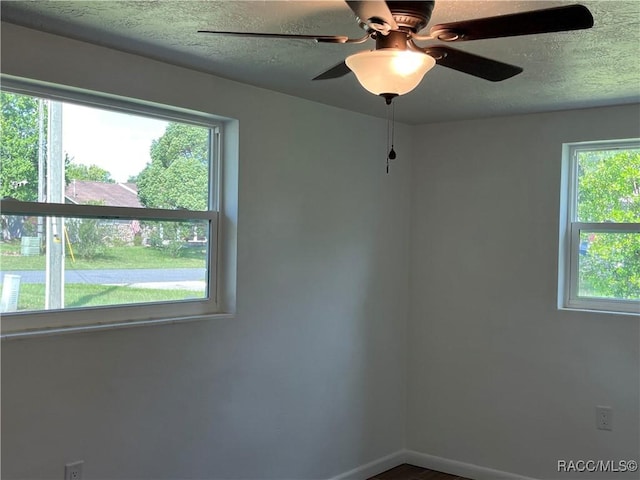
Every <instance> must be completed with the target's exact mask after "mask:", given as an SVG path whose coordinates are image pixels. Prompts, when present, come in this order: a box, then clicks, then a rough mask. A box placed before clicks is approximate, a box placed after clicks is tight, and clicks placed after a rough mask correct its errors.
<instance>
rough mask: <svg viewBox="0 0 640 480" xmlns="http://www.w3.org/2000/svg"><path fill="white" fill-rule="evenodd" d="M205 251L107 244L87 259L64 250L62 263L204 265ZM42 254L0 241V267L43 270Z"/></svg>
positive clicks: (93, 266) (72, 266) (78, 266)
mask: <svg viewBox="0 0 640 480" xmlns="http://www.w3.org/2000/svg"><path fill="white" fill-rule="evenodd" d="M205 266H206V251H204V249H200V248H193V249H185V250H184V251H183V254H182V256H180V257H177V258H173V257H171V256H170V255H168V254H167V253H166V252H163V251H162V250H159V249H155V248H151V247H142V246H130V247H110V248H109V249H108V251H107V254H106V255H102V256H100V257H97V258H94V259H91V260H88V259H84V258H78V257H76V259H75V262H74V261H73V260H72V258H71V255H70V254H69V252H68V251H67V255H66V259H65V267H66V268H67V269H68V270H99V269H128V268H204V267H205ZM44 269H45V256H44V255H38V256H31V257H23V256H22V255H20V243H19V242H2V243H0V270H1V271H5V272H6V271H15V270H44Z"/></svg>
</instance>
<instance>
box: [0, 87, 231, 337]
mask: <svg viewBox="0 0 640 480" xmlns="http://www.w3.org/2000/svg"><path fill="white" fill-rule="evenodd" d="M0 95H1V97H2V98H1V109H2V111H1V116H0V121H1V122H2V123H1V127H2V139H1V162H2V170H1V172H0V182H1V183H0V197H1V198H2V206H1V212H2V214H1V220H2V238H1V239H0V254H1V255H0V289H1V290H2V297H1V299H0V312H1V313H2V333H3V335H4V334H10V333H11V332H17V331H28V330H37V331H40V330H43V329H51V328H53V329H59V328H78V327H83V326H87V325H96V324H109V325H112V324H118V323H120V322H153V321H158V320H166V319H171V320H172V321H173V320H176V319H179V318H194V317H201V316H205V315H210V314H213V313H218V312H220V305H219V302H218V293H219V292H218V284H219V278H218V277H219V275H218V269H217V258H218V252H219V245H218V243H219V242H218V238H219V225H218V217H219V215H218V212H219V208H220V203H221V202H220V195H221V188H220V177H221V176H220V161H219V157H220V144H221V124H220V123H218V122H217V121H216V120H215V118H214V117H212V116H211V115H206V114H200V113H196V112H184V111H182V110H178V109H171V108H167V107H158V106H156V105H153V106H152V105H148V104H143V103H142V102H140V103H138V102H134V101H130V100H122V99H119V98H118V99H116V98H112V97H107V96H98V95H93V94H85V93H82V94H80V93H75V92H70V91H65V90H63V89H57V88H53V87H46V88H45V87H34V86H33V85H31V84H30V83H26V82H19V81H15V82H11V81H5V82H3V90H2V91H1V92H0Z"/></svg>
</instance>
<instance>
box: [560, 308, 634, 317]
mask: <svg viewBox="0 0 640 480" xmlns="http://www.w3.org/2000/svg"><path fill="white" fill-rule="evenodd" d="M558 310H560V311H565V312H581V313H600V314H605V315H624V316H632V317H637V316H640V311H638V312H624V311H620V310H611V309H604V308H603V309H598V308H593V307H591V308H589V307H586V306H585V307H582V306H580V307H573V306H570V307H558Z"/></svg>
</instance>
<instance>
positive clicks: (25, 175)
mask: <svg viewBox="0 0 640 480" xmlns="http://www.w3.org/2000/svg"><path fill="white" fill-rule="evenodd" d="M0 103H1V115H0V132H1V134H2V142H0V162H1V164H2V168H1V169H0V197H2V198H4V197H13V198H16V199H18V200H23V201H36V200H37V199H38V139H39V127H38V123H39V122H38V108H39V106H38V99H37V98H33V97H28V96H25V95H16V94H13V93H8V92H1V93H0ZM43 109H44V111H43V115H44V119H45V124H46V118H47V112H46V105H44V104H43ZM45 134H46V132H45Z"/></svg>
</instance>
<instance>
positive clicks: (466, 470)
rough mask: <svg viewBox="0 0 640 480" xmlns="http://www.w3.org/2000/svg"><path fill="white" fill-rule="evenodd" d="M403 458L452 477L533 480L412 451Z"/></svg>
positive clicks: (482, 479)
mask: <svg viewBox="0 0 640 480" xmlns="http://www.w3.org/2000/svg"><path fill="white" fill-rule="evenodd" d="M403 458H404V463H410V464H412V465H416V466H417V467H422V468H429V469H431V470H437V471H439V472H444V473H450V474H452V475H459V476H461V477H466V478H471V479H473V480H535V479H533V478H531V477H524V476H522V475H517V474H515V473H510V472H503V471H501V470H493V469H492V468H487V467H481V466H479V465H474V464H472V463H464V462H459V461H458V460H450V459H448V458H443V457H436V456H434V455H428V454H426V453H420V452H416V451H413V450H404V456H403ZM374 475H375V474H374Z"/></svg>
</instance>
